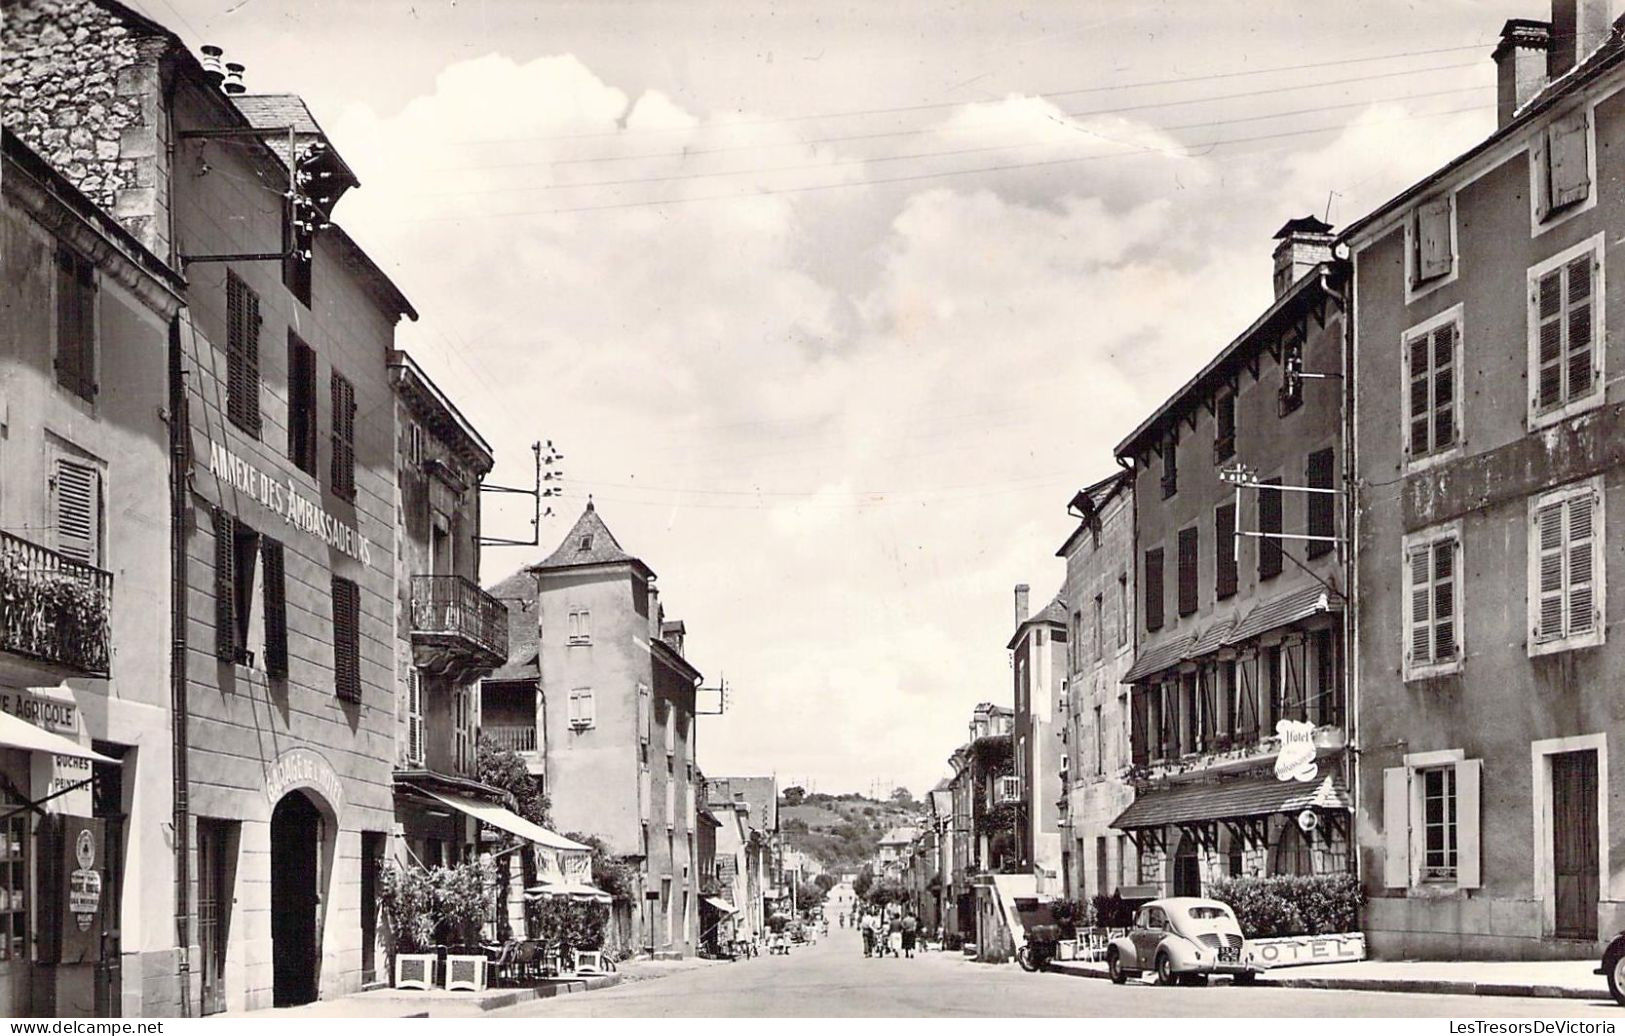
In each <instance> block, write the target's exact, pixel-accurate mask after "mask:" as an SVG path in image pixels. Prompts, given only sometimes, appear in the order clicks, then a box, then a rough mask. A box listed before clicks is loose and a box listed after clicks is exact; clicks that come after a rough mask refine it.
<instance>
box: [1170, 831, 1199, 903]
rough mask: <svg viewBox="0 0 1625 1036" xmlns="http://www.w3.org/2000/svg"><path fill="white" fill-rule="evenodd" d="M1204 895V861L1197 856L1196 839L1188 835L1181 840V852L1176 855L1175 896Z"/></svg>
mask: <svg viewBox="0 0 1625 1036" xmlns="http://www.w3.org/2000/svg"><path fill="white" fill-rule="evenodd" d="M1201 894H1202V861H1201V859H1200V858H1199V857H1198V856H1197V855H1196V839H1194V838H1192V837H1191V836H1190V835H1189V834H1188V833H1187V834H1184V835H1181V836H1180V838H1179V851H1178V852H1176V853H1174V895H1176V896H1200V895H1201Z"/></svg>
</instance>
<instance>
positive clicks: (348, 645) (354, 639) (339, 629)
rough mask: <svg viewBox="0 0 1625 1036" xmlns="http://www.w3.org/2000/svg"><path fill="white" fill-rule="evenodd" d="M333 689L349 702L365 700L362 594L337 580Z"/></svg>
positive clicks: (346, 581) (335, 586)
mask: <svg viewBox="0 0 1625 1036" xmlns="http://www.w3.org/2000/svg"><path fill="white" fill-rule="evenodd" d="M333 689H334V693H336V694H337V695H338V696H339V697H340V698H342V699H343V700H345V701H360V700H361V591H360V588H359V587H357V586H356V584H355V583H353V582H351V581H350V580H348V579H341V578H339V577H338V576H334V577H333Z"/></svg>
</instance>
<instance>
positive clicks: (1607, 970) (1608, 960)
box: [1602, 939, 1625, 1007]
mask: <svg viewBox="0 0 1625 1036" xmlns="http://www.w3.org/2000/svg"><path fill="white" fill-rule="evenodd" d="M1602 967H1603V973H1604V974H1606V975H1607V976H1608V992H1609V993H1611V994H1613V997H1614V1003H1616V1004H1619V1005H1620V1006H1621V1007H1625V939H1616V940H1614V942H1612V943H1611V944H1609V946H1608V951H1607V952H1606V953H1604V954H1603V955H1602Z"/></svg>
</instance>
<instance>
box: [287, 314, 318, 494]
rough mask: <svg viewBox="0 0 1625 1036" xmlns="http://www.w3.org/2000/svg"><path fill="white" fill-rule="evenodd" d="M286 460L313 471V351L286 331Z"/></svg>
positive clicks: (314, 417) (302, 468)
mask: <svg viewBox="0 0 1625 1036" xmlns="http://www.w3.org/2000/svg"><path fill="white" fill-rule="evenodd" d="M288 459H289V460H291V461H293V463H294V466H295V467H297V468H298V469H299V470H300V471H303V472H305V473H306V474H307V475H314V474H316V350H314V349H312V348H311V347H310V346H308V345H306V344H305V343H304V342H303V341H301V340H300V338H299V336H298V335H296V334H294V333H293V332H292V331H289V332H288Z"/></svg>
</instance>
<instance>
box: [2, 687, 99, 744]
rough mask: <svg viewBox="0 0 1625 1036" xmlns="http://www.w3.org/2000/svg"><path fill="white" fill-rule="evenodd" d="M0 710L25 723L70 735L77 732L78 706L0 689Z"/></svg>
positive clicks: (23, 692) (69, 702) (22, 692)
mask: <svg viewBox="0 0 1625 1036" xmlns="http://www.w3.org/2000/svg"><path fill="white" fill-rule="evenodd" d="M0 712H4V713H6V714H8V715H12V716H16V717H17V718H18V719H20V720H22V721H23V722H25V723H29V724H32V725H33V726H36V727H40V728H42V729H44V730H49V731H52V732H53V733H57V734H67V735H69V736H70V737H71V736H73V735H76V734H78V733H79V706H77V705H75V704H74V703H73V702H71V701H58V700H57V699H55V698H42V697H40V696H39V695H37V694H29V693H27V692H25V691H8V690H0Z"/></svg>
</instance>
